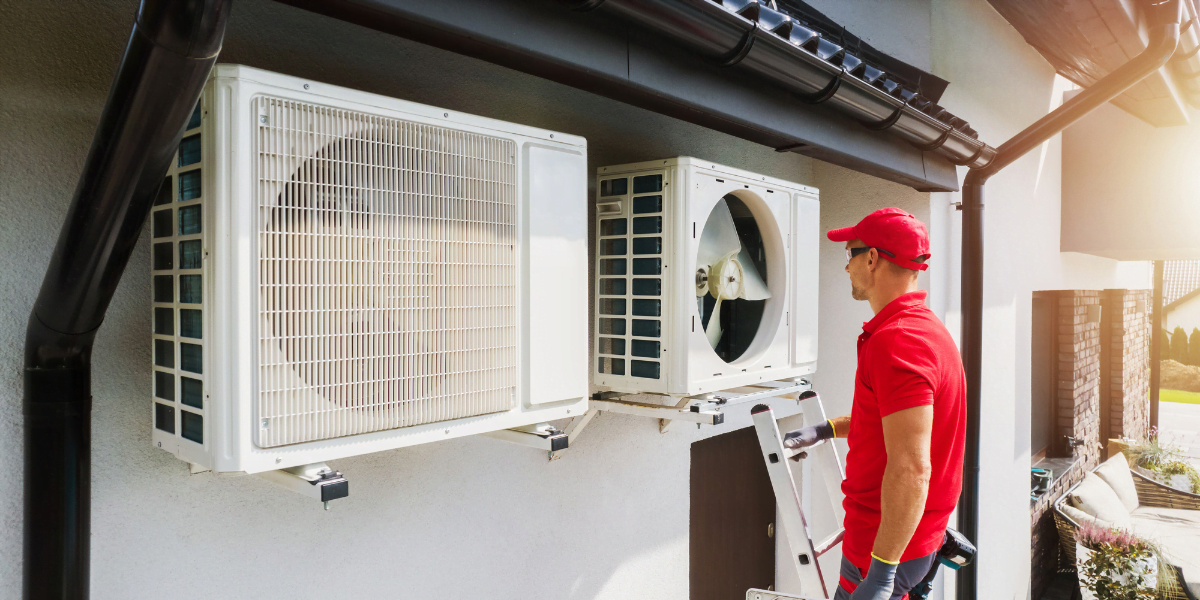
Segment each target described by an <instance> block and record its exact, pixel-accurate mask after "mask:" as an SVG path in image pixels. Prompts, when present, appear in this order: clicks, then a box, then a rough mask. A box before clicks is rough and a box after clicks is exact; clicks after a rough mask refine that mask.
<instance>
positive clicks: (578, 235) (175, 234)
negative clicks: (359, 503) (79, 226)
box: [151, 65, 588, 473]
mask: <svg viewBox="0 0 1200 600" xmlns="http://www.w3.org/2000/svg"><path fill="white" fill-rule="evenodd" d="M586 165H587V152H586V142H585V140H583V139H582V138H579V137H575V136H570V135H564V134H561V133H552V132H549V131H544V130H540V129H536V128H533V127H525V126H521V125H515V124H512V123H504V122H501V121H496V120H493V119H485V118H481V117H476V116H471V115H465V114H460V113H456V112H452V111H447V110H443V109H439V108H433V107H429V106H423V105H419V104H414V103H411V102H404V101H401V100H395V99H391V98H385V97H381V96H377V95H373V94H367V93H362V92H356V91H353V90H348V89H344V88H339V87H334V86H330V85H324V84H321V83H318V82H314V81H307V80H303V79H298V78H294V77H288V76H283V75H278V74H275V73H269V72H266V71H261V70H257V69H251V68H247V67H242V66H236V65H218V66H217V67H216V68H215V69H214V70H213V73H212V75H211V76H210V78H209V81H208V83H207V85H206V86H205V88H204V92H203V95H202V98H201V102H200V105H199V106H198V107H197V110H196V114H195V115H194V116H193V118H192V122H191V123H189V124H188V128H187V130H186V131H185V133H184V137H183V141H182V143H181V144H180V148H179V154H178V158H177V160H175V161H174V163H173V165H172V167H171V171H170V174H169V177H168V179H167V181H166V183H165V184H164V185H163V187H162V190H161V192H160V196H159V199H158V201H157V202H156V203H155V206H154V210H153V213H152V216H151V223H152V225H151V229H152V234H153V238H154V239H153V250H152V255H153V258H152V261H153V265H152V267H153V288H154V290H153V294H154V297H153V307H154V309H153V310H154V324H153V327H154V336H153V337H154V341H153V345H154V364H153V371H154V391H153V403H152V404H153V429H152V430H153V443H154V444H155V445H156V446H158V447H160V448H162V449H164V450H167V451H169V452H172V453H174V454H175V455H176V456H178V457H179V458H181V459H183V460H186V461H188V462H191V463H194V464H196V465H199V466H200V467H202V468H209V469H214V470H216V471H241V472H248V473H257V472H263V471H267V470H276V469H283V468H286V467H292V466H298V465H308V464H312V463H317V462H320V461H325V460H331V459H336V458H340V457H345V456H351V455H357V454H364V453H368V452H375V451H379V450H385V449H389V448H397V447H400V446H409V445H413V444H421V443H426V442H433V441H437V440H444V439H449V438H453V437H459V436H465V435H473V434H480V433H487V432H493V431H498V430H503V429H510V428H518V427H524V426H528V425H531V424H535V423H540V422H545V421H548V420H551V419H559V418H564V417H570V416H574V415H578V414H581V413H582V412H584V411H585V410H586V407H587V384H588V381H587V371H586V366H585V365H586V364H587V352H586V345H587V341H586V340H587V321H586V319H587V314H588V313H587V283H588V282H587V275H586V273H587V241H586V240H587V212H586V211H587V201H586V193H587V192H586V189H587V166H586Z"/></svg>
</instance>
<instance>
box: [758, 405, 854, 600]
mask: <svg viewBox="0 0 1200 600" xmlns="http://www.w3.org/2000/svg"><path fill="white" fill-rule="evenodd" d="M800 405H801V410H802V411H803V412H802V415H803V422H804V423H805V424H806V425H807V424H811V423H817V422H820V421H823V420H825V418H826V417H825V409H824V407H823V406H822V405H821V399H820V397H819V396H818V395H817V394H816V393H815V392H811V391H809V392H806V393H804V394H802V395H801V397H800ZM750 414H751V417H752V418H753V421H754V429H755V432H756V433H757V434H758V443H759V446H760V447H761V449H762V453H763V460H764V461H765V462H766V465H767V473H768V475H769V477H770V480H771V488H772V490H773V491H774V493H775V502H776V505H777V507H778V510H779V518H780V520H781V522H782V523H781V525H782V529H783V531H784V532H786V534H787V540H788V545H789V547H790V549H791V562H792V565H793V566H794V567H795V568H796V574H797V575H798V576H799V579H800V586H801V592H802V593H803V594H805V597H807V598H815V597H817V593H819V594H820V596H819V597H820V598H829V597H830V596H829V588H828V587H827V586H826V584H825V578H824V575H823V574H822V573H821V568H820V565H819V564H818V561H817V559H818V558H819V557H821V556H822V555H824V554H825V553H826V552H828V551H829V550H830V549H832V548H834V547H835V546H837V545H838V544H840V543H841V542H842V538H843V536H844V535H845V530H844V529H842V528H841V527H840V525H841V523H843V522H844V520H845V509H844V508H843V507H842V503H841V502H840V501H839V498H838V491H839V490H840V487H841V482H842V481H843V480H844V479H845V470H844V469H843V468H842V463H841V460H840V457H839V456H838V451H837V448H836V446H834V444H833V442H832V440H830V441H825V442H821V443H818V444H816V445H813V446H809V447H808V448H804V449H803V450H798V451H792V450H789V449H787V448H785V447H784V445H783V439H782V437H781V436H780V434H779V425H778V423H776V421H775V413H774V411H772V410H771V408H770V407H769V406H767V405H765V404H759V405H757V406H755V407H754V408H753V409H751V411H750ZM801 453H804V454H805V455H807V456H808V457H811V458H812V459H813V460H814V461H815V462H816V463H817V465H818V470H819V471H820V475H821V476H822V478H823V479H824V481H825V489H826V492H827V493H828V495H829V499H830V504H831V505H832V508H833V512H834V515H835V518H836V519H837V522H838V524H839V527H838V530H837V531H836V532H834V533H833V534H832V535H830V536H829V537H827V538H826V539H824V540H822V541H821V542H820V543H814V542H813V539H812V535H811V533H810V532H809V529H808V520H807V518H806V517H805V515H804V505H803V502H802V500H801V496H800V494H799V492H798V490H797V488H796V481H795V478H794V477H793V476H792V471H791V468H790V467H789V465H788V460H787V459H788V458H792V457H793V456H794V455H799V454H801ZM751 591H752V592H759V591H760V590H751ZM818 591H819V592H818ZM748 597H750V596H749V595H748Z"/></svg>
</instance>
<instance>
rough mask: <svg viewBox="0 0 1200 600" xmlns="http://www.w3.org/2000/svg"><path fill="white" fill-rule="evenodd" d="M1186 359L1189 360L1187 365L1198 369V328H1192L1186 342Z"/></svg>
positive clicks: (1199, 359) (1199, 355) (1199, 340)
mask: <svg viewBox="0 0 1200 600" xmlns="http://www.w3.org/2000/svg"><path fill="white" fill-rule="evenodd" d="M1188 358H1189V359H1190V360H1191V362H1190V363H1188V364H1190V365H1192V366H1193V367H1200V328H1196V327H1193V328H1192V335H1191V336H1190V339H1189V340H1188Z"/></svg>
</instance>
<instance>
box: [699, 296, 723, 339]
mask: <svg viewBox="0 0 1200 600" xmlns="http://www.w3.org/2000/svg"><path fill="white" fill-rule="evenodd" d="M722 333H724V332H723V331H721V298H720V297H718V298H717V303H716V304H714V305H713V309H712V314H711V315H709V316H708V328H706V329H705V330H704V335H705V337H707V338H708V345H709V346H712V347H713V348H714V349H716V347H717V343H718V342H720V341H721V334H722Z"/></svg>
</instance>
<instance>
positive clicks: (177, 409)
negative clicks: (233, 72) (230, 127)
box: [150, 103, 208, 445]
mask: <svg viewBox="0 0 1200 600" xmlns="http://www.w3.org/2000/svg"><path fill="white" fill-rule="evenodd" d="M201 120H202V114H201V106H200V104H199V103H197V104H196V108H195V110H194V111H193V112H192V118H191V119H189V120H188V124H187V128H186V130H185V131H184V136H183V141H182V142H180V144H179V152H178V153H177V154H176V157H175V160H174V161H173V162H172V163H171V167H170V169H169V170H168V173H167V178H166V180H165V181H163V184H162V187H161V188H159V191H158V196H157V197H156V198H155V200H154V210H153V212H151V213H150V223H151V225H150V229H151V237H152V238H153V242H152V259H151V261H152V269H153V275H152V277H153V282H154V283H153V289H152V292H151V294H152V298H151V300H152V302H153V306H154V324H153V339H154V341H153V345H154V348H153V355H154V356H153V361H154V382H153V387H154V427H155V428H157V429H158V430H159V431H163V432H166V433H169V434H173V435H175V436H176V438H177V439H183V440H187V441H188V442H190V443H195V444H200V445H203V444H204V439H205V436H204V414H205V411H206V410H207V408H208V407H207V406H205V399H206V397H207V395H206V392H205V381H206V380H205V375H204V370H205V369H204V362H205V360H204V358H205V357H204V350H205V341H204V316H205V315H204V310H203V308H204V307H203V289H204V283H205V282H204V278H205V262H206V261H205V248H204V239H203V238H204V235H203V234H204V231H203V229H204V227H203V221H204V219H203V212H202V211H203V210H204V207H203V206H202V204H203V203H204V202H203V200H204V196H205V193H206V192H205V190H203V189H202V187H201V185H200V183H201V173H202V170H203V169H204V168H205V166H204V164H203V153H202V152H201V149H202V148H203V143H204V142H205V141H206V140H201V137H200V124H201Z"/></svg>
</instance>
